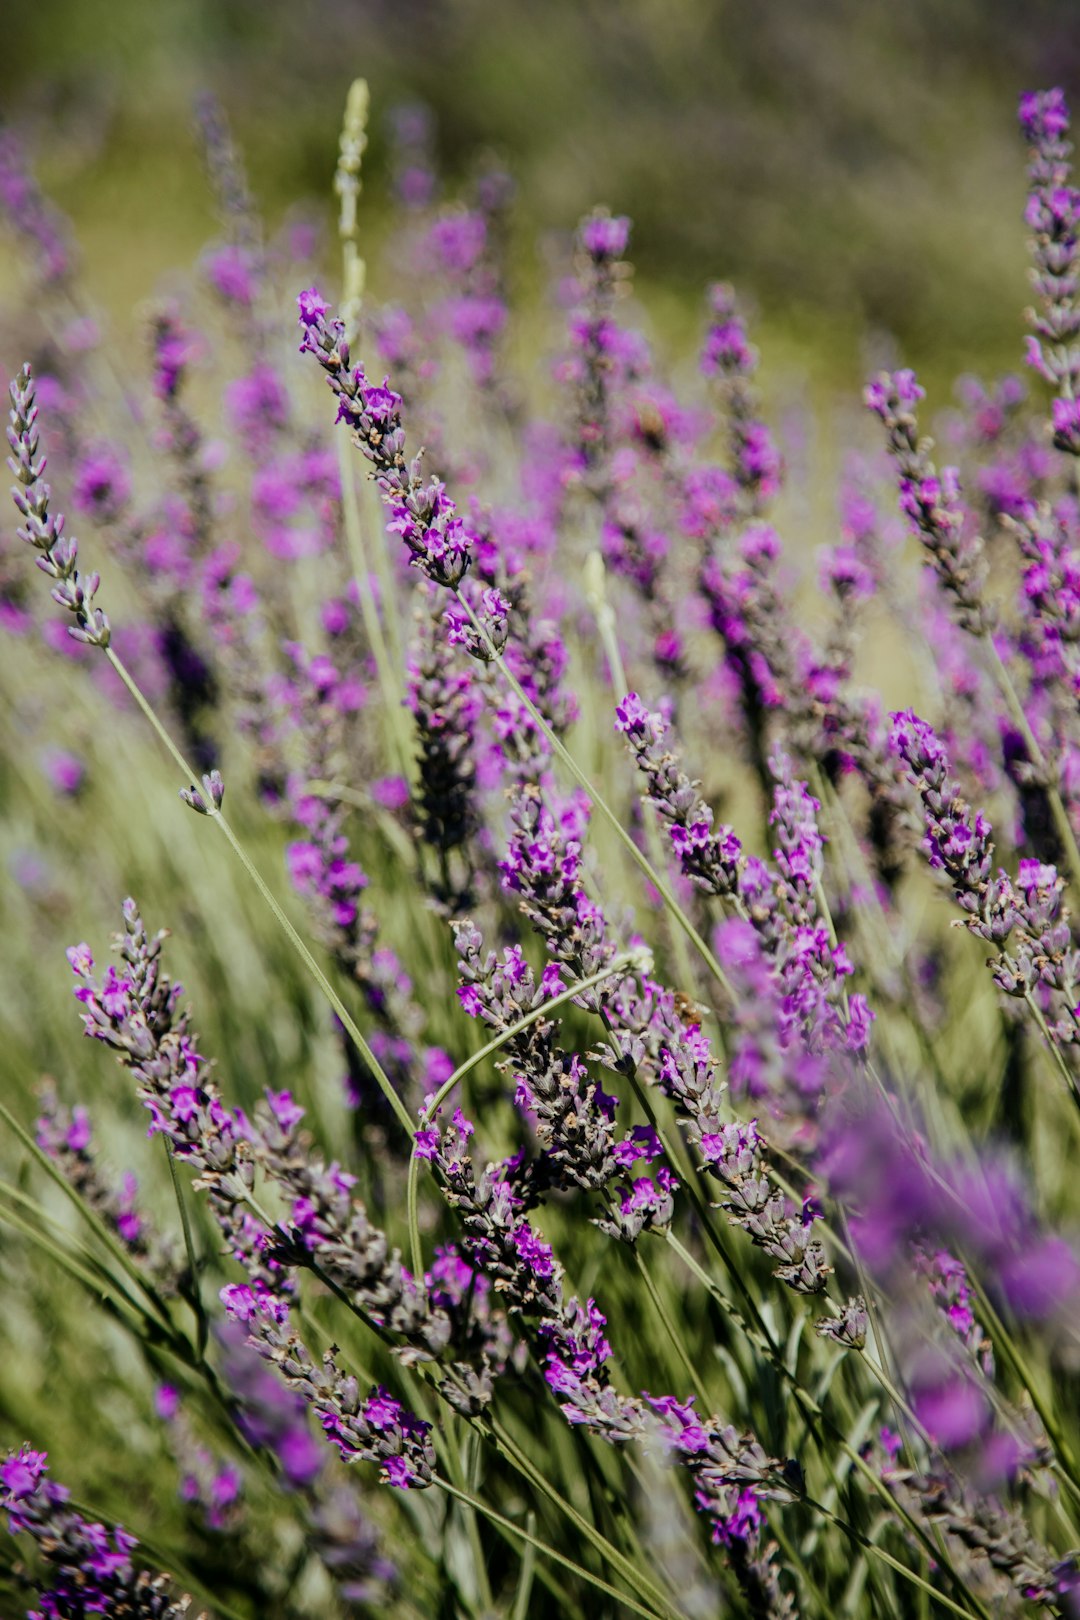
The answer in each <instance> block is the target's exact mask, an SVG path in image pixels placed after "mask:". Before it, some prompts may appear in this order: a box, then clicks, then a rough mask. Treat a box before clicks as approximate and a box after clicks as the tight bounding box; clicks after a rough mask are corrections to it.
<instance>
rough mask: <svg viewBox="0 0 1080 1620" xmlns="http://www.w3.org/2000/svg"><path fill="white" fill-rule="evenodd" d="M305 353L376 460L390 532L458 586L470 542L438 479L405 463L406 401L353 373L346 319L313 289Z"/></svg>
mask: <svg viewBox="0 0 1080 1620" xmlns="http://www.w3.org/2000/svg"><path fill="white" fill-rule="evenodd" d="M298 303H299V306H300V325H301V327H302V328H303V333H304V338H303V342H302V344H301V351H302V352H303V353H305V354H313V355H314V356H315V358H316V359H317V360H318V362H319V364H320V365H321V366H322V368H323V370H324V371H325V372H326V380H327V382H328V383H329V385H330V387H331V389H332V390H333V392H334V394H335V395H336V397H337V401H338V414H337V420H338V421H339V422H344V423H345V424H346V426H347V427H348V428H349V429H350V431H351V432H352V435H353V439H354V441H355V443H356V444H357V445H358V446H359V447H360V449H361V450H362V451H363V453H364V455H365V456H366V457H367V459H368V460H369V461H370V462H371V464H372V466H373V468H374V471H375V478H376V482H377V484H378V488H379V493H380V495H381V496H382V498H383V501H384V502H385V503H386V505H387V507H388V508H389V511H390V524H389V529H390V531H391V532H392V533H394V534H397V535H399V536H400V538H401V539H402V540H403V541H404V543H405V545H406V546H407V547H408V550H409V553H410V559H409V560H410V562H411V563H412V564H413V566H414V567H416V568H418V569H420V571H421V573H424V574H426V575H427V577H428V578H429V579H431V580H433V581H434V582H435V583H436V584H437V585H447V586H450V587H454V586H456V585H457V584H459V583H460V581H461V579H462V578H463V576H464V574H465V571H466V569H467V568H468V566H469V561H470V556H471V542H470V537H469V534H468V532H467V530H466V528H465V526H464V524H463V522H462V520H461V518H460V517H459V516H458V512H457V507H456V506H455V505H454V502H453V501H452V500H451V499H450V497H449V495H448V494H447V492H446V487H445V485H444V484H442V483H441V482H440V481H439V479H437V478H432V479H430V480H428V481H427V482H425V481H424V479H423V477H422V475H421V471H420V458H419V457H418V456H417V457H414V458H413V460H412V462H411V463H406V460H405V430H404V428H403V426H402V422H401V395H400V394H395V393H394V390H393V389H392V388H391V387H390V385H389V379H386V380H384V382H383V383H382V384H374V383H370V382H369V381H368V379H367V377H366V376H365V375H364V369H363V367H362V366H356V367H350V363H349V362H350V356H349V346H348V344H347V343H346V341H345V329H344V327H343V326H342V324H341V322H340V321H332V322H328V321H327V319H326V315H327V311H328V309H329V305H328V304H327V303H326V301H325V299H323V298H321V297H320V296H319V294H318V292H317V291H316V290H315V288H314V287H312V288H309V290H308V291H307V292H303V293H301V294H300V297H299V299H298Z"/></svg>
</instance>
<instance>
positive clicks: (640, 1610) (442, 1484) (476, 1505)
mask: <svg viewBox="0 0 1080 1620" xmlns="http://www.w3.org/2000/svg"><path fill="white" fill-rule="evenodd" d="M431 1483H432V1484H433V1485H435V1486H437V1487H438V1488H439V1490H442V1491H445V1492H446V1493H447V1495H448V1496H452V1497H454V1498H455V1499H456V1500H457V1501H458V1502H461V1503H463V1504H465V1505H466V1506H468V1507H470V1508H472V1510H473V1511H474V1512H475V1513H480V1514H482V1515H483V1517H484V1518H485V1519H490V1521H491V1523H492V1524H496V1525H498V1526H499V1528H500V1529H502V1530H505V1531H507V1532H508V1533H509V1534H510V1535H512V1536H517V1537H518V1538H519V1539H520V1540H521V1541H523V1542H524V1543H525V1544H526V1546H528V1547H532V1548H533V1550H534V1551H535V1552H538V1553H541V1554H542V1555H543V1556H544V1557H545V1558H550V1559H551V1561H552V1562H553V1563H555V1564H561V1566H562V1567H563V1569H568V1570H570V1572H571V1573H572V1574H574V1575H576V1576H577V1577H578V1578H579V1580H582V1581H586V1582H587V1583H588V1584H589V1585H590V1586H595V1587H596V1589H597V1591H599V1592H603V1593H604V1595H605V1596H606V1597H609V1598H614V1599H615V1601H616V1603H621V1604H622V1605H623V1606H624V1608H627V1609H630V1610H632V1612H633V1613H634V1614H640V1615H643V1616H644V1617H645V1620H661V1617H662V1616H665V1615H677V1613H678V1611H677V1610H674V1609H670V1608H668V1607H667V1605H666V1604H665V1605H664V1607H663V1608H662V1609H660V1610H657V1609H647V1608H645V1606H644V1605H643V1604H641V1603H638V1602H637V1601H636V1599H634V1598H631V1597H628V1596H627V1594H626V1593H625V1592H620V1591H619V1590H618V1588H617V1587H614V1586H609V1585H608V1583H607V1581H605V1580H601V1578H600V1576H599V1575H594V1574H593V1573H592V1572H591V1571H590V1570H587V1569H585V1568H583V1567H582V1565H581V1564H575V1562H574V1560H573V1559H572V1558H567V1557H566V1555H565V1554H564V1553H561V1552H557V1551H556V1550H555V1548H554V1547H549V1546H548V1544H547V1542H546V1541H541V1540H540V1538H539V1537H538V1536H535V1535H533V1534H532V1533H531V1532H530V1531H529V1530H526V1529H523V1528H522V1526H521V1525H519V1524H515V1523H514V1521H513V1519H508V1518H506V1517H505V1516H504V1515H503V1514H501V1513H496V1511H495V1509H494V1508H490V1507H488V1505H487V1503H486V1502H482V1501H481V1500H480V1498H479V1497H477V1496H472V1495H470V1493H469V1492H468V1491H462V1490H459V1489H458V1487H457V1486H456V1485H451V1483H450V1481H449V1480H447V1479H442V1478H441V1477H440V1476H438V1475H436V1476H435V1477H434V1479H433V1480H432V1482H431Z"/></svg>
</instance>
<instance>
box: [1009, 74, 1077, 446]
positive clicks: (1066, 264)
mask: <svg viewBox="0 0 1080 1620" xmlns="http://www.w3.org/2000/svg"><path fill="white" fill-rule="evenodd" d="M1020 127H1021V129H1022V130H1023V132H1024V137H1025V139H1026V140H1027V143H1028V149H1029V152H1030V158H1031V161H1030V167H1029V171H1028V174H1029V180H1030V188H1031V189H1030V193H1029V196H1028V203H1027V208H1026V209H1025V211H1024V219H1025V221H1026V223H1027V225H1028V227H1029V229H1030V231H1031V251H1032V258H1033V260H1034V264H1033V267H1032V271H1031V281H1032V285H1033V287H1034V288H1035V293H1036V296H1037V297H1038V299H1039V302H1040V304H1041V305H1042V312H1041V313H1040V314H1037V315H1036V314H1033V315H1032V317H1031V319H1032V325H1033V326H1034V328H1035V332H1036V334H1037V335H1036V336H1035V337H1033V338H1030V339H1029V340H1028V361H1029V363H1030V364H1031V365H1033V366H1034V367H1035V368H1036V369H1037V370H1038V371H1039V372H1040V373H1041V374H1042V376H1044V377H1045V378H1046V380H1047V382H1049V383H1051V384H1052V385H1053V387H1054V389H1055V392H1056V395H1057V397H1056V398H1055V400H1054V405H1053V428H1054V443H1055V444H1056V445H1057V447H1058V449H1059V450H1066V451H1068V453H1069V454H1070V455H1078V454H1080V414H1078V410H1077V403H1076V392H1077V383H1078V382H1080V364H1078V361H1077V357H1076V339H1077V336H1078V335H1080V304H1078V302H1077V287H1078V281H1077V277H1078V275H1080V263H1078V260H1077V235H1078V231H1080V193H1078V192H1077V191H1076V188H1075V187H1074V186H1073V185H1071V184H1070V181H1071V177H1072V165H1071V163H1070V154H1071V152H1072V143H1071V142H1070V141H1069V138H1068V136H1069V109H1068V107H1067V106H1066V104H1065V95H1064V92H1063V91H1061V90H1059V89H1055V90H1041V91H1032V92H1029V93H1028V94H1027V95H1024V96H1022V97H1021V98H1020Z"/></svg>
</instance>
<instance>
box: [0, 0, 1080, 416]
mask: <svg viewBox="0 0 1080 1620" xmlns="http://www.w3.org/2000/svg"><path fill="white" fill-rule="evenodd" d="M0 12H2V13H3V15H4V24H3V35H4V50H3V52H2V55H0V108H2V110H3V114H4V116H5V117H6V118H7V119H8V120H9V121H11V122H13V123H15V124H16V125H17V126H19V127H20V128H22V129H23V130H25V132H26V133H27V135H28V137H29V138H30V141H31V145H32V149H33V151H34V153H35V155H36V160H37V167H38V173H39V175H40V177H41V179H42V181H43V182H44V183H45V185H46V186H47V188H48V189H49V190H50V191H51V192H52V194H53V195H54V196H55V198H56V200H57V201H58V202H59V203H60V204H61V205H62V207H63V208H64V209H65V210H66V211H67V212H68V213H69V214H70V215H71V216H72V217H73V218H74V220H75V222H76V226H77V228H78V232H79V236H80V239H81V242H82V246H83V250H84V254H85V267H86V276H87V280H88V283H89V290H90V291H91V293H92V295H93V296H94V297H95V298H96V299H97V300H98V301H99V303H100V304H101V305H102V306H103V307H104V308H105V309H106V310H107V311H108V312H109V313H111V314H112V315H113V316H114V317H120V318H122V317H123V316H124V315H125V314H126V313H127V312H128V311H129V310H130V308H131V306H132V304H133V303H134V302H135V301H137V300H138V299H140V298H142V297H145V296H146V295H147V294H148V293H149V292H151V291H153V289H154V286H155V284H156V282H157V280H158V278H159V277H160V276H161V275H162V274H163V272H165V271H166V270H167V269H168V268H169V267H170V266H173V265H176V264H183V263H186V262H188V261H190V259H191V258H192V257H193V256H194V254H195V253H196V251H197V250H198V248H199V247H200V246H201V244H202V243H203V242H204V241H205V240H206V238H207V237H208V236H210V235H212V234H213V233H214V229H215V221H214V218H213V213H212V207H211V202H210V198H209V196H208V193H207V188H206V186H205V183H204V179H203V175H202V172H201V166H200V162H199V157H198V152H197V149H196V144H195V141H194V138H193V134H192V128H191V115H190V104H191V97H192V95H193V94H194V93H195V92H196V91H197V90H199V89H200V88H203V87H210V88H212V89H214V90H215V91H216V92H217V94H218V95H219V96H220V98H221V100H222V101H223V103H224V105H225V107H226V109H227V111H228V113H229V115H230V117H231V119H232V120H233V123H234V127H235V130H236V133H237V135H238V136H239V138H240V140H241V142H242V143H243V146H244V148H245V150H246V153H247V158H248V162H249V165H250V170H251V175H252V180H253V184H254V186H255V189H256V191H257V193H258V195H259V197H260V199H261V201H262V203H263V204H264V206H265V208H266V210H267V214H268V217H269V218H270V220H271V221H273V220H275V219H276V218H278V217H279V216H280V215H281V213H282V212H283V211H284V210H285V209H286V208H287V207H288V205H289V204H290V203H293V202H295V201H296V200H298V199H300V198H306V197H312V196H314V197H318V198H323V199H326V209H327V217H328V218H329V207H330V205H329V198H328V181H329V176H330V171H331V167H332V163H333V158H334V153H335V147H336V140H337V134H338V129H339V125H340V118H341V108H342V102H343V98H344V93H345V89H346V86H347V83H348V80H349V79H350V78H351V77H352V76H354V75H356V74H358V73H363V74H365V75H366V76H367V77H368V79H369V81H370V83H371V87H372V92H373V97H374V114H373V130H372V146H371V150H370V155H369V163H368V169H367V180H368V186H367V194H366V206H367V208H368V209H369V211H370V212H369V216H368V217H369V219H371V220H372V221H377V219H378V216H379V213H380V211H381V210H383V209H384V208H385V203H386V196H387V173H386V137H385V114H386V112H387V110H388V108H389V107H390V106H391V105H393V104H394V103H396V102H400V101H402V100H409V99H422V100H424V101H426V102H428V103H429V104H430V105H431V107H432V108H433V109H434V111H435V113H436V116H437V119H438V127H439V138H440V156H441V160H442V162H443V164H444V167H445V169H446V172H447V175H448V177H449V179H450V181H451V184H452V181H453V178H454V176H455V175H461V174H463V173H464V172H465V171H466V170H467V169H468V167H469V164H470V162H471V161H472V160H473V158H474V157H475V154H476V152H477V149H478V148H490V149H494V150H495V151H497V152H498V153H499V154H501V155H502V156H503V157H504V158H505V159H506V161H507V162H508V163H509V164H510V166H511V167H512V169H513V171H514V173H515V174H516V176H517V178H518V180H519V183H520V197H519V204H518V244H519V260H520V266H521V275H522V277H523V278H524V279H527V278H528V277H529V275H530V273H531V272H535V270H536V269H538V268H539V260H538V257H537V250H536V243H537V241H538V240H539V239H540V237H541V236H542V233H543V232H544V231H546V230H549V229H551V228H556V229H559V230H564V229H566V228H568V227H570V226H572V225H573V223H574V221H575V220H576V218H577V217H578V216H579V215H580V214H581V213H582V212H583V210H584V209H586V208H587V207H590V206H591V205H593V204H594V203H596V202H600V201H603V202H606V203H608V204H610V205H611V207H612V208H613V209H616V210H618V211H625V212H628V213H630V214H631V215H632V216H633V217H634V219H635V221H636V223H637V232H636V238H635V248H634V256H635V259H636V261H637V263H638V265H639V274H640V278H641V281H640V285H641V286H642V289H643V291H651V292H653V293H654V295H655V302H656V307H657V309H658V313H659V319H660V320H661V322H664V321H665V319H667V320H670V321H673V322H678V321H679V320H680V316H681V312H683V311H684V310H685V311H686V312H687V313H689V312H690V311H691V310H692V311H693V313H694V314H695V315H696V313H697V309H698V307H699V306H698V297H699V293H700V288H701V285H702V283H703V282H704V281H705V280H707V279H708V278H711V277H716V276H717V275H722V276H725V277H732V278H734V279H736V280H737V281H738V282H739V283H740V284H741V285H742V286H743V288H744V289H745V290H746V291H747V292H749V293H751V294H752V295H753V297H754V298H755V299H756V300H757V303H758V306H759V311H760V319H761V328H760V330H761V335H762V336H763V337H765V336H768V337H769V338H770V339H771V340H772V341H773V343H774V344H775V345H777V346H779V349H780V350H782V351H783V353H784V355H785V356H786V358H787V359H788V360H790V358H791V356H792V354H793V353H794V354H795V355H796V356H800V357H801V356H802V355H803V354H805V357H806V360H807V362H808V363H809V362H811V361H812V369H813V370H814V372H815V375H817V376H819V377H823V378H828V380H830V381H831V382H834V383H837V384H840V385H842V386H844V387H845V388H846V387H851V386H855V385H857V384H858V382H859V381H860V380H861V377H862V375H863V373H864V372H865V370H866V369H867V368H868V365H869V364H870V363H872V360H873V357H874V353H875V345H877V347H878V348H880V334H882V333H887V334H890V335H891V336H893V337H894V338H895V340H896V343H897V345H898V347H899V351H900V353H901V355H902V356H903V358H905V359H906V360H908V361H910V362H912V363H914V364H916V365H918V366H919V367H920V368H921V369H923V370H924V371H926V372H927V373H928V375H929V377H930V379H931V380H940V381H941V382H942V383H944V381H945V379H946V377H947V376H948V375H951V373H952V372H954V371H955V370H957V369H962V368H964V367H970V366H974V365H978V366H979V368H980V369H982V370H983V371H989V370H991V369H994V368H996V367H1002V366H1008V365H1011V364H1014V363H1016V361H1017V357H1018V356H1019V354H1020V352H1021V335H1022V330H1023V328H1022V321H1021V310H1022V306H1023V304H1024V302H1025V299H1026V282H1025V268H1024V258H1025V249H1024V233H1023V229H1022V225H1021V210H1022V206H1023V191H1024V161H1023V152H1022V147H1021V143H1020V140H1019V136H1018V134H1017V131H1016V126H1015V104H1016V98H1017V96H1018V94H1019V93H1020V91H1021V90H1022V89H1024V88H1026V87H1029V86H1032V85H1039V84H1047V83H1051V82H1053V83H1059V82H1060V83H1063V84H1064V85H1065V87H1066V88H1067V89H1069V88H1073V87H1075V84H1076V80H1077V78H1078V77H1080V9H1078V7H1077V5H1076V3H1075V0H1028V3H1026V4H1025V5H1023V6H1018V5H1016V4H1015V3H1014V0H946V3H942V0H906V3H905V4H903V5H897V4H893V3H881V0H819V3H817V4H808V3H807V0H765V3H759V4H747V3H744V0H738V3H735V0H309V3H307V4H305V5H296V4H294V3H293V4H283V3H280V0H35V3H33V4H26V5H17V4H15V3H14V0H5V4H4V5H3V6H0ZM377 291H379V292H384V293H385V292H386V291H387V289H386V288H385V287H379V288H377ZM665 294H666V295H667V296H666V297H665V296H664V295H665ZM5 358H7V357H5ZM766 358H767V354H766Z"/></svg>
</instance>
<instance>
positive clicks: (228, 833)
mask: <svg viewBox="0 0 1080 1620" xmlns="http://www.w3.org/2000/svg"><path fill="white" fill-rule="evenodd" d="M105 656H106V657H107V658H108V660H109V662H110V664H111V665H112V667H113V668H114V669H115V671H116V673H117V674H118V675H119V677H120V679H121V680H122V681H123V683H124V685H125V686H126V687H127V689H128V691H129V692H130V693H131V695H132V697H133V698H134V699H135V702H136V703H137V704H138V706H139V708H140V709H141V710H142V712H143V714H144V715H145V717H146V719H147V720H148V721H149V722H150V724H151V726H152V727H153V728H154V731H155V732H156V733H157V735H158V737H159V738H160V739H161V742H162V743H163V744H164V746H165V747H166V748H167V749H168V751H169V753H170V754H171V755H172V758H173V759H174V760H175V761H176V764H177V765H178V766H179V767H180V769H181V771H182V772H183V774H184V777H185V779H186V780H187V781H188V782H193V781H194V776H195V773H194V772H193V771H192V769H191V767H190V765H189V764H188V762H187V760H186V759H185V758H184V756H183V754H182V753H181V752H180V750H179V748H177V746H176V744H175V743H174V742H173V740H172V738H171V737H170V736H169V733H168V732H167V731H166V729H165V727H164V726H163V725H162V723H161V721H160V720H159V719H158V717H157V715H156V714H155V713H154V711H153V709H152V708H151V706H150V704H149V703H148V702H147V700H146V698H145V697H144V695H143V693H142V691H141V690H140V688H139V686H138V684H137V683H136V681H135V680H134V678H133V677H132V675H131V674H130V673H129V671H128V670H127V668H126V667H125V665H124V664H123V663H122V662H121V660H120V659H119V658H118V657H117V656H116V654H115V653H114V652H113V650H112V648H111V647H107V648H106V649H105ZM207 818H208V819H209V820H210V821H213V822H215V823H216V824H217V825H218V826H219V827H220V828H221V830H222V832H223V833H224V835H225V838H226V839H227V841H228V843H229V845H230V847H231V849H232V851H233V853H234V854H235V855H236V857H237V859H238V860H239V862H240V864H241V866H243V868H244V870H245V872H246V873H247V874H248V876H249V877H250V878H251V881H252V882H253V883H254V884H255V887H256V888H257V889H258V891H259V893H260V895H261V896H262V898H263V900H264V901H265V902H266V904H267V906H269V908H270V911H271V913H272V914H273V917H274V920H275V921H276V923H277V924H278V927H279V928H280V929H281V930H282V932H283V933H284V935H285V937H286V939H287V940H288V941H289V944H290V945H291V946H292V948H293V950H294V951H295V952H296V954H297V955H298V956H299V958H300V960H301V961H302V962H303V964H304V966H305V967H306V968H307V970H308V972H309V973H310V975H311V977H312V978H313V979H314V980H315V983H316V984H317V985H318V987H319V989H320V990H321V991H322V993H323V995H324V996H325V997H326V999H327V1001H328V1002H329V1003H330V1005H331V1007H332V1008H333V1010H334V1012H335V1013H336V1014H337V1016H338V1018H339V1020H340V1021H341V1024H342V1026H343V1027H344V1029H345V1032H346V1034H347V1035H348V1037H349V1039H350V1040H351V1041H352V1043H353V1045H354V1046H355V1047H356V1049H357V1051H358V1052H359V1053H360V1056H361V1057H362V1058H363V1060H364V1062H365V1063H366V1064H367V1066H368V1068H369V1069H370V1070H371V1073H372V1075H373V1076H374V1078H375V1081H376V1083H377V1084H378V1087H379V1090H380V1091H381V1092H382V1094H383V1096H384V1097H385V1098H386V1101H387V1102H388V1103H389V1105H390V1108H391V1111H392V1112H393V1113H394V1115H395V1116H396V1118H397V1120H398V1123H399V1124H400V1125H401V1127H402V1129H403V1130H405V1131H406V1132H407V1133H408V1135H409V1136H412V1134H413V1122H412V1119H411V1117H410V1115H409V1111H408V1109H407V1108H406V1107H405V1104H404V1103H403V1102H402V1100H401V1098H400V1097H399V1096H398V1094H397V1092H396V1091H395V1090H394V1087H393V1085H392V1084H391V1082H390V1079H389V1076H388V1075H387V1073H386V1071H385V1069H384V1068H383V1066H382V1064H381V1063H380V1062H379V1060H378V1058H377V1057H376V1056H375V1054H374V1052H373V1051H372V1050H371V1047H370V1046H369V1045H368V1043H367V1041H366V1040H365V1039H364V1037H363V1035H362V1034H361V1032H360V1030H359V1028H358V1026H357V1024H356V1020H355V1019H354V1018H353V1017H352V1015H351V1014H350V1013H349V1011H348V1009H347V1007H346V1006H345V1003H344V1002H343V1001H342V999H341V997H340V996H339V995H338V993H337V991H336V990H335V989H334V987H333V985H332V984H331V983H330V980H329V979H328V978H327V977H326V974H325V973H324V972H323V970H322V968H321V967H320V966H319V964H318V962H316V960H315V958H314V956H312V954H311V952H310V950H309V949H308V947H307V946H306V945H305V944H304V941H303V940H302V939H301V937H300V935H299V934H298V933H297V931H296V929H295V928H294V927H293V925H292V923H291V922H290V921H289V919H288V917H287V916H286V915H285V912H284V911H283V910H282V908H281V906H280V905H279V904H278V901H277V900H276V899H275V897H274V895H273V893H272V891H271V890H270V888H269V886H268V884H267V882H266V880H265V878H264V877H263V875H262V873H261V872H260V871H259V869H258V867H257V866H256V865H255V863H254V861H252V859H251V857H250V856H249V855H248V853H247V851H246V850H245V849H244V847H243V845H242V844H241V843H240V840H239V839H238V838H237V836H236V834H235V833H234V832H233V830H232V827H231V826H230V825H229V823H228V821H226V819H225V817H224V815H223V814H222V812H221V811H220V810H215V809H213V808H211V809H209V810H208V811H207Z"/></svg>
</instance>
